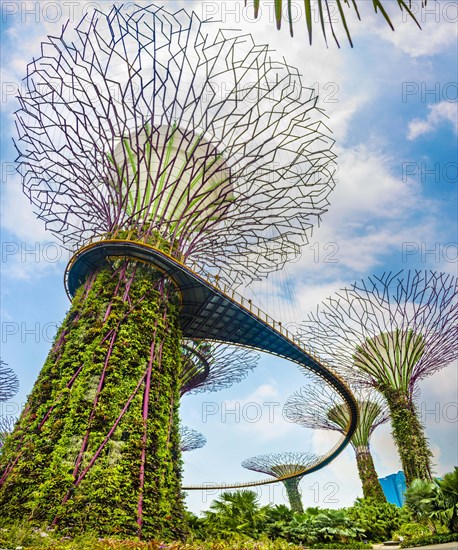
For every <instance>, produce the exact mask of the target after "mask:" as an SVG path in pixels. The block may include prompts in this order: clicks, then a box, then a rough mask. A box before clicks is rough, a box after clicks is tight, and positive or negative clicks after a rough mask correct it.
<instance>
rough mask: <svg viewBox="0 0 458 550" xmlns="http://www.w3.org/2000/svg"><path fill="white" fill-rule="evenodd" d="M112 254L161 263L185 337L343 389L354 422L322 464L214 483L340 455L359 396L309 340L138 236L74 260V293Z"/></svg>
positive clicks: (93, 247) (69, 279) (68, 278)
mask: <svg viewBox="0 0 458 550" xmlns="http://www.w3.org/2000/svg"><path fill="white" fill-rule="evenodd" d="M112 258H130V259H133V260H137V261H142V262H145V263H149V264H151V265H153V266H155V267H156V268H157V269H159V270H160V271H162V272H163V273H165V274H167V275H168V276H169V277H170V278H171V279H172V280H173V281H174V282H175V284H176V285H177V287H178V289H179V291H180V293H181V301H182V308H181V314H180V317H179V319H180V324H181V330H182V333H183V337H185V338H189V339H192V340H212V341H217V342H224V343H227V344H233V345H238V346H243V347H248V348H253V349H256V350H259V351H262V352H266V353H269V354H272V355H277V356H279V357H282V358H284V359H287V360H290V361H292V362H294V363H296V364H298V365H300V366H301V367H303V368H305V369H307V370H309V371H313V372H314V373H315V374H317V375H318V376H320V377H322V378H323V379H324V380H326V382H327V383H329V384H330V385H331V386H332V387H333V388H334V390H335V391H337V392H338V393H339V394H340V395H341V396H342V398H343V399H344V401H345V403H346V404H347V406H348V408H349V411H350V421H349V424H348V426H347V430H346V432H345V435H344V436H343V437H342V439H341V440H340V441H339V442H338V443H337V444H336V445H335V446H334V447H333V448H332V449H331V450H330V451H329V452H328V453H327V454H325V455H323V456H321V457H319V459H318V461H317V462H316V464H313V465H312V466H310V467H308V468H307V469H306V470H301V471H298V472H297V473H295V474H291V475H289V476H286V477H285V478H281V479H272V478H269V479H266V480H262V481H253V482H248V483H225V484H214V485H213V484H212V485H211V487H212V489H213V488H222V489H223V488H224V489H228V488H241V487H252V486H256V485H265V484H268V483H276V482H278V481H280V480H282V479H289V478H292V477H296V476H298V475H304V473H310V472H313V471H315V470H319V469H320V468H323V467H324V466H326V465H327V464H328V463H329V462H331V461H332V460H333V459H334V458H336V457H337V456H338V455H339V454H340V453H341V452H342V451H343V449H344V448H345V446H346V445H347V444H348V443H349V441H350V439H351V437H352V435H353V433H354V431H355V430H356V426H357V421H358V409H357V404H356V401H355V398H354V396H353V394H352V393H351V391H350V390H349V388H348V386H347V385H346V384H345V383H344V382H343V381H342V380H341V379H340V378H339V377H338V376H337V375H336V374H335V373H334V372H332V371H331V370H330V369H329V368H327V367H326V366H324V365H323V363H322V362H321V361H320V360H319V359H318V358H316V357H314V356H313V355H312V354H310V353H309V352H307V350H306V348H305V347H304V344H303V343H302V342H300V341H299V340H298V339H297V338H295V337H294V336H293V335H292V334H290V333H289V332H288V331H287V330H285V329H284V328H283V327H282V326H281V324H280V323H276V322H275V321H274V320H273V319H271V318H270V317H268V316H267V315H266V314H265V313H264V312H262V311H261V310H259V309H258V308H257V307H256V306H254V305H253V304H252V303H251V301H249V300H245V299H244V298H243V297H241V296H240V295H238V294H236V293H235V292H233V291H232V290H230V289H227V288H221V287H220V286H219V285H218V283H217V281H214V282H210V281H208V280H207V279H205V278H203V277H202V276H200V275H199V274H197V273H196V272H194V271H193V270H192V269H190V268H189V267H187V266H186V265H184V264H182V263H180V262H178V261H177V260H176V259H174V258H172V257H171V256H169V255H167V254H166V253H164V252H162V251H161V250H158V249H156V248H154V247H152V246H150V245H147V244H144V243H139V242H134V241H121V240H110V241H99V242H96V243H93V244H90V245H89V246H87V247H85V248H83V249H81V250H80V251H79V252H78V253H77V254H76V255H75V256H74V257H73V258H72V259H71V261H70V262H69V264H68V266H67V270H66V273H65V285H66V290H67V292H68V294H69V296H72V295H73V294H74V293H75V291H76V290H77V288H78V287H79V286H80V285H81V284H82V283H83V282H84V281H85V279H86V278H87V276H88V275H90V274H91V273H92V272H93V271H94V270H95V269H97V268H99V267H101V266H104V265H105V266H106V265H110V259H112ZM208 488H209V485H208V483H207V484H206V485H195V486H187V487H183V489H185V490H192V489H208Z"/></svg>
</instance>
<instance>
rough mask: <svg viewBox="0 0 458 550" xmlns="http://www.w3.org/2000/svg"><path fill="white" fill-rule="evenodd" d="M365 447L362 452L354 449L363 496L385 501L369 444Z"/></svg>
mask: <svg viewBox="0 0 458 550" xmlns="http://www.w3.org/2000/svg"><path fill="white" fill-rule="evenodd" d="M366 449H367V450H366V451H364V452H359V451H358V450H356V464H357V466H358V473H359V479H360V480H361V484H362V486H363V494H364V498H374V499H376V500H378V501H380V502H386V498H385V494H384V492H383V489H382V486H381V485H380V481H379V480H378V475H377V471H376V470H375V465H374V460H373V458H372V455H371V453H370V451H369V446H367V448H366Z"/></svg>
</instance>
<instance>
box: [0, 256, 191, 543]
mask: <svg viewBox="0 0 458 550" xmlns="http://www.w3.org/2000/svg"><path fill="white" fill-rule="evenodd" d="M177 312H178V306H177V300H176V298H175V296H174V290H173V287H171V286H170V284H169V283H168V282H167V281H166V280H164V279H163V277H162V275H161V274H159V273H157V272H155V271H154V270H152V269H151V268H148V267H146V266H144V265H143V264H136V263H133V262H129V261H127V260H122V261H119V262H118V264H116V265H115V267H114V269H112V270H109V269H102V270H99V271H98V272H97V273H95V274H94V275H93V276H92V277H91V278H90V279H89V280H88V281H87V282H86V284H85V285H84V286H82V287H80V288H79V290H78V292H77V293H76V295H75V298H74V299H73V303H72V306H71V309H70V311H69V313H68V315H67V317H66V319H65V320H64V323H63V325H62V326H61V328H60V330H59V332H58V335H57V337H56V340H55V343H54V346H53V348H52V350H51V352H50V354H49V356H48V358H47V360H46V363H45V365H44V367H43V369H42V371H41V373H40V375H39V377H38V380H37V382H36V384H35V386H34V388H33V391H32V393H31V395H30V397H29V399H28V401H27V405H26V407H25V410H24V412H23V414H22V417H21V419H20V421H19V422H18V424H17V426H16V429H15V430H14V432H13V434H12V435H11V436H10V437H9V438H8V439H7V442H6V444H5V447H4V452H3V453H2V456H1V458H0V509H1V510H2V516H3V517H5V518H10V519H18V520H25V519H29V520H30V521H31V523H32V524H36V525H40V526H47V525H53V526H56V527H57V528H58V529H59V530H61V531H64V532H66V531H69V532H70V531H71V532H75V531H83V530H84V531H92V532H95V533H97V534H99V535H112V534H118V535H123V536H135V535H140V536H147V537H152V538H161V539H167V538H178V537H180V536H182V535H183V533H184V505H183V501H182V494H181V454H180V448H179V445H180V442H179V433H178V429H179V427H178V405H179V391H180V380H181V372H180V370H181V351H180V339H181V333H180V330H179V327H178V324H177Z"/></svg>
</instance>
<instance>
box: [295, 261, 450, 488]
mask: <svg viewBox="0 0 458 550" xmlns="http://www.w3.org/2000/svg"><path fill="white" fill-rule="evenodd" d="M457 290H458V279H457V278H456V277H454V276H453V275H450V274H447V273H440V272H433V271H400V272H398V273H391V272H390V273H384V274H383V275H382V276H380V277H377V276H373V277H369V278H368V279H367V280H364V279H363V280H362V281H361V282H359V283H354V284H353V285H352V286H351V287H350V288H346V289H343V290H342V291H340V292H338V293H337V294H336V295H335V296H334V297H331V298H328V299H327V300H326V301H324V302H323V303H322V304H321V306H318V308H317V311H316V313H312V314H310V315H309V316H308V319H307V320H306V321H305V322H304V323H303V325H301V327H300V335H301V337H302V338H304V339H305V340H307V341H308V342H309V343H310V345H311V347H312V348H313V349H314V350H315V351H316V352H317V353H319V354H320V356H321V357H323V358H324V359H325V360H327V362H329V363H330V364H331V365H334V366H335V368H336V370H337V371H339V372H340V373H342V375H343V376H345V378H346V379H347V380H350V381H353V382H354V383H357V384H360V385H362V386H365V387H372V388H375V389H377V390H378V391H380V393H382V394H383V396H384V397H385V399H386V400H387V402H388V406H389V409H390V416H391V425H392V428H393V437H394V439H395V442H396V444H397V447H398V451H399V454H400V457H401V462H402V465H403V469H404V473H405V476H406V481H407V483H410V482H411V481H412V480H413V479H415V478H420V479H426V480H429V479H431V478H432V468H431V456H432V453H431V450H430V449H429V445H428V442H427V439H426V436H425V434H424V428H423V426H422V424H421V420H420V416H419V414H418V411H417V408H416V404H415V394H416V391H417V388H418V386H417V383H418V381H419V380H422V379H424V378H426V377H427V376H430V375H431V374H433V373H434V372H436V371H438V370H439V369H441V368H443V367H445V366H447V365H449V364H450V363H451V362H452V361H453V360H454V359H456V358H457V356H458V300H457V296H458V294H457Z"/></svg>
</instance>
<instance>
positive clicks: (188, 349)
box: [180, 340, 259, 395]
mask: <svg viewBox="0 0 458 550" xmlns="http://www.w3.org/2000/svg"><path fill="white" fill-rule="evenodd" d="M258 360H259V354H258V353H256V352H254V351H252V350H248V349H244V348H239V347H235V346H227V345H225V344H215V343H212V342H205V341H199V342H195V341H192V340H185V341H184V342H183V343H182V361H183V370H182V383H181V390H180V393H181V395H186V394H194V393H203V392H214V391H219V390H222V389H226V388H229V387H230V386H231V385H232V384H234V383H235V382H240V381H241V380H243V379H244V378H245V377H246V376H247V374H248V372H249V371H252V370H253V369H254V368H255V367H256V365H257V362H258Z"/></svg>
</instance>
